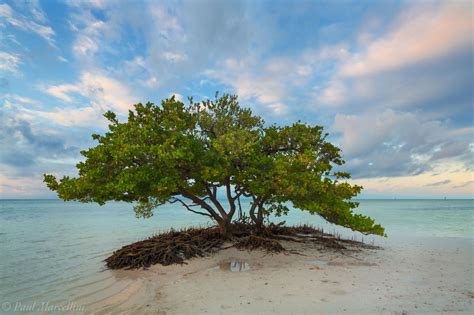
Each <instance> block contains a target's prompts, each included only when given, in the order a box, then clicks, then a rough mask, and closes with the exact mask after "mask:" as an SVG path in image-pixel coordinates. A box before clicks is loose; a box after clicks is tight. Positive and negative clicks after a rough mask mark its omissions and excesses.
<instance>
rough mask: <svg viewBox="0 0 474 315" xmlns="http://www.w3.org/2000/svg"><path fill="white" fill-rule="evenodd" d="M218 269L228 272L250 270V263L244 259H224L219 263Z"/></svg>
mask: <svg viewBox="0 0 474 315" xmlns="http://www.w3.org/2000/svg"><path fill="white" fill-rule="evenodd" d="M219 269H220V270H222V271H230V272H244V271H249V270H250V264H249V263H248V262H246V261H244V260H237V259H235V260H231V261H228V260H226V261H222V262H220V263H219Z"/></svg>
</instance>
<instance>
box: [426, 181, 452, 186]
mask: <svg viewBox="0 0 474 315" xmlns="http://www.w3.org/2000/svg"><path fill="white" fill-rule="evenodd" d="M449 183H451V181H450V180H449V179H446V180H442V181H439V182H434V183H431V184H426V185H425V186H428V187H430V186H431V187H437V186H444V185H447V184H449Z"/></svg>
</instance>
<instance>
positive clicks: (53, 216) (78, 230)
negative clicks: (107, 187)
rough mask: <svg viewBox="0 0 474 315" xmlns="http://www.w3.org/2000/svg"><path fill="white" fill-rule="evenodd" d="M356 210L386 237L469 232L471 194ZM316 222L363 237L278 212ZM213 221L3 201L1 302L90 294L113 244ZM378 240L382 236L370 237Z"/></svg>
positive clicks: (164, 212) (105, 285) (102, 278)
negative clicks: (376, 224)
mask: <svg viewBox="0 0 474 315" xmlns="http://www.w3.org/2000/svg"><path fill="white" fill-rule="evenodd" d="M360 202H361V204H360V207H359V209H358V212H360V213H364V214H367V215H370V216H371V217H373V218H375V219H376V220H377V221H378V222H379V223H381V224H382V225H383V226H384V227H385V228H386V232H387V234H388V236H389V237H388V239H389V240H390V239H391V238H397V237H438V238H446V237H460V238H469V239H472V236H473V218H474V217H473V216H474V200H362V201H360ZM275 220H276V221H277V222H278V221H282V220H286V221H287V223H288V224H297V223H311V224H315V225H318V226H320V227H322V228H324V230H326V231H330V232H338V233H341V234H343V235H344V236H347V237H353V236H356V237H359V238H360V237H361V236H360V234H358V233H353V232H351V231H348V230H346V229H342V228H338V227H335V226H333V225H330V224H327V223H325V222H324V221H323V220H321V219H319V218H318V217H316V216H311V215H309V214H307V213H303V212H301V211H299V210H296V211H293V212H292V213H291V214H290V215H289V216H287V217H282V218H276V219H275ZM206 224H209V222H208V221H207V219H206V218H205V217H202V216H199V215H195V214H192V213H189V212H187V211H186V210H184V209H182V208H181V207H179V206H178V205H168V206H163V207H162V208H160V209H159V210H157V211H156V212H155V216H154V217H152V218H151V219H146V220H145V219H136V218H135V216H134V213H133V210H132V206H131V205H130V204H124V203H109V204H107V205H105V206H102V207H100V206H97V205H94V204H81V203H74V202H72V203H64V202H62V201H59V200H0V253H1V255H0V305H1V303H4V302H5V301H6V302H8V303H11V304H10V305H14V303H16V302H21V303H24V304H28V303H30V304H31V303H34V302H37V303H42V302H45V301H47V302H49V303H50V304H54V305H64V304H66V303H70V302H71V301H90V300H91V299H93V298H94V296H97V295H98V292H106V291H107V290H108V289H110V288H111V287H113V284H114V281H116V279H115V275H114V274H113V273H111V272H110V271H108V270H106V269H105V268H104V263H103V260H104V259H105V258H106V257H107V256H108V255H110V254H111V253H112V252H113V250H115V249H117V248H119V247H121V246H122V245H125V244H128V243H130V242H133V241H136V240H140V239H143V238H146V237H148V236H150V235H152V234H154V233H157V232H160V231H162V230H166V229H169V228H171V227H175V228H179V227H183V226H189V225H206ZM372 239H374V240H375V241H378V240H380V238H378V237H376V238H372Z"/></svg>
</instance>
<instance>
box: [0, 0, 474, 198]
mask: <svg viewBox="0 0 474 315" xmlns="http://www.w3.org/2000/svg"><path fill="white" fill-rule="evenodd" d="M472 10H473V8H472V2H470V1H439V2H437V1H433V2H428V1H422V2H421V1H420V2H416V1H408V2H404V1H388V0H387V1H107V0H83V1H79V0H77V1H76V0H70V1H52V0H51V1H43V2H42V1H15V0H12V1H6V2H5V1H3V0H0V105H1V112H0V119H1V122H0V123H1V125H2V127H1V133H0V141H1V147H2V149H1V156H0V194H1V197H2V198H35V197H45V198H47V197H54V194H52V193H51V192H48V191H47V189H46V187H45V186H44V184H43V183H42V174H43V173H53V174H57V175H74V174H75V167H74V165H75V164H76V163H77V162H78V161H79V160H80V158H81V157H80V155H79V150H81V149H84V148H88V147H90V146H93V145H94V143H93V141H92V140H91V138H90V134H91V133H92V132H104V130H105V129H104V128H105V119H104V118H103V117H102V116H101V115H102V113H103V112H105V111H106V110H113V111H116V112H118V113H119V114H124V113H126V112H127V111H128V109H129V108H130V107H131V106H132V104H134V103H136V102H146V101H153V102H155V103H159V102H160V100H161V99H163V98H166V97H168V96H170V95H172V94H175V95H176V96H177V97H181V98H183V99H185V98H186V97H187V96H193V97H194V99H195V100H200V99H206V98H212V97H213V95H214V93H215V91H220V92H230V93H237V94H238V95H239V97H240V100H241V104H242V105H244V106H248V107H251V108H252V109H253V110H254V111H255V112H256V113H258V114H260V115H262V116H263V117H264V119H265V120H266V121H267V122H268V123H277V124H287V123H291V122H293V121H295V120H302V121H304V122H308V123H311V124H321V125H323V126H324V127H325V128H326V130H327V131H328V132H330V134H331V140H332V141H334V142H335V143H337V144H338V145H339V146H340V147H341V148H342V149H343V153H344V158H345V159H346V161H347V164H346V165H345V166H344V169H345V170H347V171H350V172H352V174H353V176H354V182H355V183H357V184H361V185H363V186H364V187H365V190H364V193H363V194H362V196H363V197H374V198H375V197H389V198H393V197H398V198H403V197H410V198H413V197H427V198H428V197H444V196H447V197H472V196H473V195H474V172H473V151H474V141H473V139H474V137H473V134H474V127H473V119H474V113H473V92H472V86H473V58H472V56H473V51H472V50H473V44H474V33H473V19H472V12H473V11H472Z"/></svg>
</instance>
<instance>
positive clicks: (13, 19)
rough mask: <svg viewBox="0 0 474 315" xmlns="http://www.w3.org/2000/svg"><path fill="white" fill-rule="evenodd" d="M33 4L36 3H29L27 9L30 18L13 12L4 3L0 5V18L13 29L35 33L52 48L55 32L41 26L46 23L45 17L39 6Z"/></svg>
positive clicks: (45, 26) (48, 27)
mask: <svg viewBox="0 0 474 315" xmlns="http://www.w3.org/2000/svg"><path fill="white" fill-rule="evenodd" d="M35 3H36V2H31V4H30V6H29V7H28V8H29V9H30V11H29V12H28V13H29V15H30V16H25V15H22V14H19V13H17V12H15V11H14V10H13V9H12V7H10V6H9V5H8V4H6V3H4V4H0V17H2V18H4V19H5V21H6V22H7V23H8V24H10V25H12V26H13V27H16V28H19V29H21V30H24V31H28V32H32V33H36V34H37V35H39V36H41V37H42V38H43V39H45V40H46V41H47V42H48V43H49V44H50V45H52V46H54V36H55V32H54V30H53V29H52V28H51V27H50V26H48V25H46V24H43V23H45V22H46V17H45V15H44V12H43V11H42V10H41V9H40V7H39V5H34V4H35Z"/></svg>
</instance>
